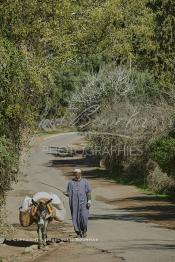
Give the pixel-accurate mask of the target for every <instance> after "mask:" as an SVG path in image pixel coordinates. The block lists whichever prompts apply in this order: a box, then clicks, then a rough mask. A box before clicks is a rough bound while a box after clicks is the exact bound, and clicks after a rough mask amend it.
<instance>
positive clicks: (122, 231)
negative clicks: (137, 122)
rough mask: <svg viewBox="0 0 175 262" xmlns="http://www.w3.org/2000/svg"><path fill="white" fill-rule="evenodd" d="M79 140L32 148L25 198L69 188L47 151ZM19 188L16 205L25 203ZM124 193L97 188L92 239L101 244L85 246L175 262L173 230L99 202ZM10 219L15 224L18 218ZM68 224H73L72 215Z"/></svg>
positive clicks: (60, 138) (148, 261)
mask: <svg viewBox="0 0 175 262" xmlns="http://www.w3.org/2000/svg"><path fill="white" fill-rule="evenodd" d="M79 138H80V137H79V136H78V134H76V133H68V134H60V135H56V136H52V137H49V138H47V139H45V140H44V141H43V142H42V143H40V144H39V145H38V146H36V147H34V148H33V149H32V152H31V155H30V157H29V159H28V165H27V168H26V174H27V179H28V183H26V184H25V183H24V181H23V182H21V183H22V184H23V187H24V189H23V190H24V195H25V194H26V192H28V193H34V192H36V191H49V192H54V193H58V191H57V190H56V189H54V188H51V187H50V186H56V187H59V188H61V189H63V190H64V189H65V188H66V184H67V178H66V177H65V176H63V175H62V172H61V171H59V170H58V169H56V168H54V167H51V166H50V165H49V163H50V160H52V159H53V155H51V154H48V153H47V152H46V149H47V148H48V147H49V146H66V145H70V144H72V143H74V142H76V141H77V140H78V139H79ZM18 188H19V190H20V197H19V201H17V203H16V206H17V205H18V204H19V203H18V202H20V200H21V187H20V184H19V186H18ZM121 190H122V187H121V188H120V187H118V189H117V190H116V188H115V187H111V188H110V186H109V185H108V186H106V187H104V186H103V187H102V186H100V185H99V187H98V186H97V187H96V188H95V189H94V192H93V199H94V200H93V207H92V209H91V216H90V220H89V235H88V238H98V241H97V242H90V241H89V242H85V243H83V245H87V246H88V247H96V248H98V249H100V250H104V252H105V251H106V252H107V253H112V254H113V255H116V256H118V257H123V258H124V259H125V260H126V261H128V262H140V261H142V262H174V261H175V252H174V249H175V233H174V231H173V230H168V229H163V228H159V227H158V226H156V225H154V224H148V223H145V222H144V219H143V218H142V219H141V218H140V219H139V218H138V219H137V218H136V219H135V220H133V218H132V217H130V215H129V213H126V212H124V211H121V210H120V211H119V210H117V208H116V206H113V205H108V204H105V203H104V202H103V201H97V200H95V198H96V195H98V196H99V195H101V196H105V197H107V198H109V199H113V198H114V199H116V198H118V197H119V198H121V196H122V191H121ZM58 194H59V196H60V197H61V198H62V199H64V202H65V204H66V207H67V210H68V201H67V199H65V197H64V196H63V195H62V194H61V193H58ZM11 197H13V196H11ZM8 201H9V205H12V204H11V203H10V202H11V199H9V200H8ZM13 210H15V209H13ZM14 212H15V211H14ZM14 216H15V213H14ZM9 220H10V222H13V223H14V222H15V221H14V217H11V218H9ZM67 222H68V223H69V224H71V220H70V214H69V212H68V217H67ZM89 261H90V260H89ZM109 261H110V259H109Z"/></svg>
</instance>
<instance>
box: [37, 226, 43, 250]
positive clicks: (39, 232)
mask: <svg viewBox="0 0 175 262" xmlns="http://www.w3.org/2000/svg"><path fill="white" fill-rule="evenodd" d="M42 228H43V227H42V226H41V225H38V229H37V232H38V248H40V247H41V246H42V244H43V241H42Z"/></svg>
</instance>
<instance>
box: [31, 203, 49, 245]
mask: <svg viewBox="0 0 175 262" xmlns="http://www.w3.org/2000/svg"><path fill="white" fill-rule="evenodd" d="M51 202H52V199H49V200H47V201H43V200H39V201H37V202H36V201H34V200H33V199H32V204H33V208H32V216H33V218H34V220H35V222H36V223H37V226H38V228H37V233H38V248H41V247H44V246H46V245H47V226H48V223H49V222H50V221H51V220H52V205H51Z"/></svg>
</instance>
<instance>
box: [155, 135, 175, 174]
mask: <svg viewBox="0 0 175 262" xmlns="http://www.w3.org/2000/svg"><path fill="white" fill-rule="evenodd" d="M150 150H151V156H152V159H153V160H155V161H156V162H157V163H158V164H159V166H160V167H161V168H162V170H163V171H164V172H167V174H168V175H172V176H175V138H173V137H164V138H162V139H160V140H158V141H156V142H155V143H153V144H152V145H151V147H150Z"/></svg>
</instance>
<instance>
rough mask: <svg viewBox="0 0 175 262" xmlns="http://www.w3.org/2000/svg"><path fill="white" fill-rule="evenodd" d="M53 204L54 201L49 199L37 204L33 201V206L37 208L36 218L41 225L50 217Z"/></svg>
mask: <svg viewBox="0 0 175 262" xmlns="http://www.w3.org/2000/svg"><path fill="white" fill-rule="evenodd" d="M51 202H52V199H49V200H48V201H46V202H44V201H39V202H36V201H35V200H33V199H32V204H33V206H34V207H35V218H36V219H37V222H38V224H39V225H44V221H45V220H46V219H47V218H48V217H49V215H50V213H51V211H50V205H49V204H50V203H51Z"/></svg>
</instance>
